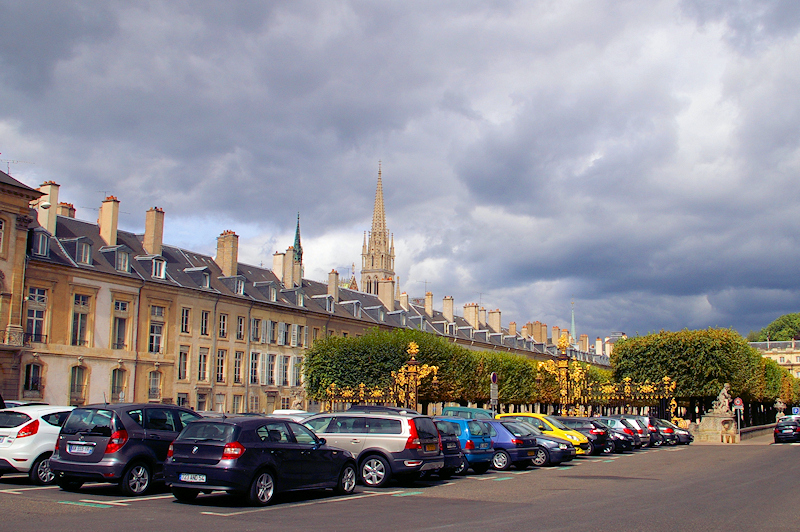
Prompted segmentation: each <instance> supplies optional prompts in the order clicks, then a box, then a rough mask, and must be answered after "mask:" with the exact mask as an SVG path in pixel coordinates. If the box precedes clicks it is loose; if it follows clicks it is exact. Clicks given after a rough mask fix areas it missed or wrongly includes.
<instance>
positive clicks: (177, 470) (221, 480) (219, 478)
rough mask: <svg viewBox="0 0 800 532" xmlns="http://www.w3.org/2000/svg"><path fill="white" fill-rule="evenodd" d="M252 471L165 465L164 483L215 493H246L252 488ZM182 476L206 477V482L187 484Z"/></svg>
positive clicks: (191, 465) (190, 465)
mask: <svg viewBox="0 0 800 532" xmlns="http://www.w3.org/2000/svg"><path fill="white" fill-rule="evenodd" d="M252 473H253V472H252V471H248V470H246V469H244V468H241V469H239V468H230V467H226V468H215V467H208V466H198V465H194V464H181V463H177V464H176V463H171V464H164V481H165V482H166V484H167V485H168V486H174V487H178V488H192V489H198V490H215V491H219V490H221V491H244V490H247V489H248V488H249V487H250V480H251V476H252ZM182 474H190V475H205V481H204V482H185V481H183V480H181V477H180V476H181V475H182Z"/></svg>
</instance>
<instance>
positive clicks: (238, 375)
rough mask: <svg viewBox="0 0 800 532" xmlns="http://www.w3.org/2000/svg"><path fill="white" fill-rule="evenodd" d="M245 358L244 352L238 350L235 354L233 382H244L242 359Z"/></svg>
mask: <svg viewBox="0 0 800 532" xmlns="http://www.w3.org/2000/svg"><path fill="white" fill-rule="evenodd" d="M243 360H244V352H243V351H236V353H235V354H234V355H233V383H234V384H241V383H242V361H243Z"/></svg>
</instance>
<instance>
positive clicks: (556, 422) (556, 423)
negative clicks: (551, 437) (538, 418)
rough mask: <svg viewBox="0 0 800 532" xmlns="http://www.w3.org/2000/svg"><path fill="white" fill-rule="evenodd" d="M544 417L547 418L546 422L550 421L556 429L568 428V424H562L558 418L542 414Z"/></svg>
mask: <svg viewBox="0 0 800 532" xmlns="http://www.w3.org/2000/svg"><path fill="white" fill-rule="evenodd" d="M544 418H545V419H546V420H547V422H548V423H550V424H551V425H553V426H554V427H555V428H557V429H561V430H569V427H568V426H566V425H564V424H563V423H562V422H560V421H559V420H557V419H555V418H552V417H550V416H544Z"/></svg>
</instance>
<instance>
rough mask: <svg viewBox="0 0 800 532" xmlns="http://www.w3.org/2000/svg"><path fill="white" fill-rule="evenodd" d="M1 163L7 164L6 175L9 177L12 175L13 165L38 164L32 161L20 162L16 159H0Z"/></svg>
mask: <svg viewBox="0 0 800 532" xmlns="http://www.w3.org/2000/svg"><path fill="white" fill-rule="evenodd" d="M0 162H2V163H6V173H7V174H8V175H11V165H12V164H17V163H25V164H36V163H32V162H30V161H18V160H16V159H0Z"/></svg>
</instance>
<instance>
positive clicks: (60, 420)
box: [42, 410, 70, 427]
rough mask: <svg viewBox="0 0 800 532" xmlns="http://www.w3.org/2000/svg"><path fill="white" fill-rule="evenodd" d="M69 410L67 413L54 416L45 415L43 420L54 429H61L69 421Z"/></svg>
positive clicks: (54, 413) (58, 413) (57, 413)
mask: <svg viewBox="0 0 800 532" xmlns="http://www.w3.org/2000/svg"><path fill="white" fill-rule="evenodd" d="M69 412H70V411H69V410H67V411H66V412H53V413H52V414H45V415H43V416H42V419H43V420H44V421H45V422H46V423H49V424H51V425H53V426H54V427H60V426H62V425H63V424H64V422H65V421H66V420H67V416H69Z"/></svg>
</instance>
